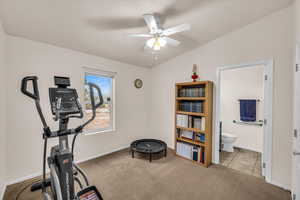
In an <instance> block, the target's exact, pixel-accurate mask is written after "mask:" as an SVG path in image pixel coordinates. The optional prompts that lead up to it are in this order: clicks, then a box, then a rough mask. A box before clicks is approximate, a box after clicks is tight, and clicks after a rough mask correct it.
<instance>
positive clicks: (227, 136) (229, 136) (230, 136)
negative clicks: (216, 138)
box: [222, 133, 237, 138]
mask: <svg viewBox="0 0 300 200" xmlns="http://www.w3.org/2000/svg"><path fill="white" fill-rule="evenodd" d="M222 137H225V138H236V137H237V136H236V135H233V134H230V133H222Z"/></svg>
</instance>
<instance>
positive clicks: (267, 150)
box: [214, 59, 274, 183]
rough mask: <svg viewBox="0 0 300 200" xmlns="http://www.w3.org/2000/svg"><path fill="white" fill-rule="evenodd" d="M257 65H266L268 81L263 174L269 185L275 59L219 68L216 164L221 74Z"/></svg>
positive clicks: (218, 161) (218, 160)
mask: <svg viewBox="0 0 300 200" xmlns="http://www.w3.org/2000/svg"><path fill="white" fill-rule="evenodd" d="M257 65H264V75H266V76H267V80H265V82H264V114H263V116H264V121H265V124H264V137H263V140H264V141H263V154H262V161H263V163H264V164H263V165H264V166H265V167H264V168H262V174H263V176H265V180H266V182H268V183H271V182H272V138H273V134H272V127H273V123H272V118H273V65H274V62H273V59H270V60H262V61H255V62H249V63H242V64H237V65H229V66H222V67H219V68H217V85H216V87H217V88H216V118H215V134H214V141H215V143H214V163H215V164H219V163H220V156H219V154H220V152H219V146H220V135H219V133H220V127H219V122H220V84H221V83H220V80H221V72H222V71H225V70H230V69H237V68H244V67H252V66H257Z"/></svg>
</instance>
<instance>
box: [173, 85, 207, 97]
mask: <svg viewBox="0 0 300 200" xmlns="http://www.w3.org/2000/svg"><path fill="white" fill-rule="evenodd" d="M179 97H205V88H203V87H195V88H181V89H179Z"/></svg>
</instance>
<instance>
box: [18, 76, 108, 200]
mask: <svg viewBox="0 0 300 200" xmlns="http://www.w3.org/2000/svg"><path fill="white" fill-rule="evenodd" d="M37 80H38V78H37V77H36V76H28V77H25V78H24V79H23V80H22V86H21V91H22V93H23V94H25V95H26V96H28V97H30V98H32V99H34V100H35V104H36V108H37V111H38V114H39V116H40V119H41V121H42V124H43V130H44V131H43V139H44V157H43V180H42V181H41V182H39V183H36V184H34V185H32V187H31V191H35V190H38V189H42V194H43V198H44V199H45V200H51V199H52V197H53V199H54V200H103V198H102V196H101V194H100V193H99V191H98V190H97V188H96V187H95V186H90V185H89V181H88V179H87V176H86V175H85V173H84V172H83V170H82V169H81V168H80V167H79V166H78V165H76V164H75V163H74V162H73V159H74V155H73V150H74V145H75V140H76V138H77V135H78V134H79V133H81V132H82V130H83V128H84V127H85V126H86V125H88V124H89V123H90V122H92V121H93V120H94V119H95V116H96V109H97V108H98V107H100V106H101V105H102V104H103V98H102V93H101V90H100V88H99V87H98V86H97V85H95V84H92V83H89V93H90V99H91V107H92V112H93V115H92V117H91V119H89V120H88V121H87V122H85V123H84V124H82V125H80V126H78V127H76V128H74V129H69V128H68V123H69V119H70V118H83V111H82V107H81V105H80V103H79V100H78V94H77V91H76V89H72V88H68V87H69V86H70V85H71V84H70V79H69V78H68V77H58V76H56V77H54V82H55V85H56V86H57V87H55V88H49V99H50V105H51V111H52V114H53V115H54V120H55V121H59V130H57V131H51V129H50V128H49V126H48V125H47V122H46V120H45V118H44V115H43V112H42V109H41V106H40V96H39V90H38V82H37ZM29 81H32V85H33V93H32V92H29V91H28V89H27V83H28V82H29ZM94 89H95V90H96V91H97V93H98V97H99V98H98V99H99V100H100V102H99V103H98V104H96V103H95V96H94ZM68 135H74V137H73V141H72V148H71V150H70V148H69V142H68ZM54 137H58V138H59V144H58V145H55V146H53V147H52V148H51V153H50V156H48V158H47V162H48V167H49V169H50V177H49V178H46V155H47V152H46V151H47V141H48V139H49V138H54ZM79 175H81V177H82V178H83V180H84V182H82V181H81V179H80V178H79V177H78V176H79ZM75 183H77V184H78V186H79V187H80V191H78V192H77V193H76V192H75ZM83 183H84V184H83ZM47 187H51V191H52V195H50V194H48V192H47V190H46V188H47ZM51 196H52V197H51Z"/></svg>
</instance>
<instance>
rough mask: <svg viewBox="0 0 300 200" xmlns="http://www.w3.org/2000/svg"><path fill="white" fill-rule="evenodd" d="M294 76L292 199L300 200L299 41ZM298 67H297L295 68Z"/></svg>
mask: <svg viewBox="0 0 300 200" xmlns="http://www.w3.org/2000/svg"><path fill="white" fill-rule="evenodd" d="M296 50H297V51H296V52H297V53H296V69H295V76H294V137H293V138H294V139H293V169H292V170H293V175H292V176H293V188H292V190H293V200H296V199H297V200H300V43H299V44H297V49H296ZM297 68H298V69H297Z"/></svg>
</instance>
